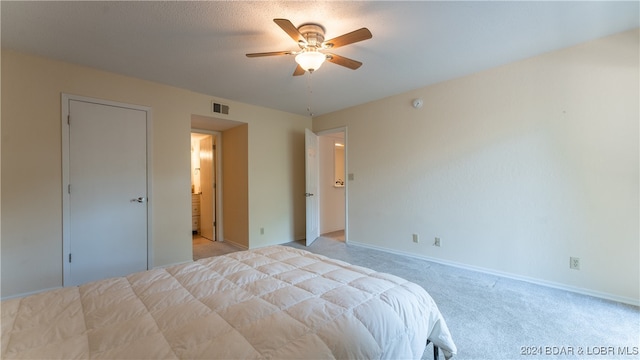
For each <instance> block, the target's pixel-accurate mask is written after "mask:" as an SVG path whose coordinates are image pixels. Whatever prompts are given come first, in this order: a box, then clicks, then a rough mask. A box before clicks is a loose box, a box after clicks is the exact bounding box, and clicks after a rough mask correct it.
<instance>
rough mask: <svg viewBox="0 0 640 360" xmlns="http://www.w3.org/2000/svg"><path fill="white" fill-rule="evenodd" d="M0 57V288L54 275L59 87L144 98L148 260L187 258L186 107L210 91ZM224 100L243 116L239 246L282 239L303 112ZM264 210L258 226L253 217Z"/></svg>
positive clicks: (289, 230)
mask: <svg viewBox="0 0 640 360" xmlns="http://www.w3.org/2000/svg"><path fill="white" fill-rule="evenodd" d="M1 66H2V76H1V81H2V100H1V101H2V112H1V116H2V130H1V134H2V149H1V150H2V169H1V176H2V179H1V186H2V189H1V191H2V198H1V206H2V212H1V215H2V219H1V221H2V229H1V234H0V235H1V273H2V278H1V282H2V290H1V291H2V296H3V297H6V296H11V295H15V294H21V293H27V292H32V291H38V290H41V289H46V288H54V287H58V286H60V285H61V283H62V228H61V226H62V225H61V224H62V211H61V208H62V201H61V197H62V195H61V188H62V185H61V177H62V175H61V171H62V170H61V169H62V165H61V135H60V131H61V130H60V127H61V126H60V123H61V120H60V104H61V93H69V94H74V95H81V96H87V97H94V98H99V99H106V100H111V101H118V102H124V103H130V104H137V105H144V106H149V107H151V108H152V116H153V129H152V139H151V141H152V149H153V153H152V170H153V173H152V193H151V196H150V198H151V203H150V204H152V205H150V206H151V213H152V219H151V221H152V229H151V246H152V249H151V251H152V254H153V255H152V259H150V264H151V266H162V265H166V264H172V263H178V262H183V261H188V260H190V259H191V256H192V251H191V237H190V234H191V225H190V224H191V219H190V218H191V208H190V173H189V168H190V135H189V134H190V131H191V115H193V114H196V115H202V116H212V115H213V114H212V113H211V109H210V106H211V101H212V100H213V97H211V96H207V95H203V94H197V93H194V92H191V91H188V90H184V89H178V88H174V87H170V86H165V85H160V84H157V83H152V82H148V81H144V80H140V79H134V78H130V77H125V76H120V75H115V74H112V73H107V72H102V71H97V70H94V69H90V68H85V67H80V66H75V65H72V64H68V63H63V62H58V61H52V60H49V59H44V58H39V57H34V56H29V55H24V54H19V53H15V52H12V51H6V50H3V51H2V64H1ZM218 100H219V99H218ZM224 103H225V104H228V105H229V106H230V108H231V110H230V115H229V116H228V119H230V120H235V121H241V122H245V123H248V132H249V134H248V138H249V149H248V162H247V167H248V171H247V173H248V177H249V178H248V192H249V198H248V201H249V210H248V223H249V225H250V226H253V228H250V229H248V230H247V231H248V232H249V234H248V243H249V246H250V247H256V246H266V245H271V244H278V243H283V242H287V241H292V240H293V239H294V238H296V237H299V236H300V234H304V198H303V197H302V196H301V194H303V193H304V188H303V190H302V191H300V186H301V185H299V184H302V186H304V160H302V162H301V161H300V159H301V157H302V156H303V154H304V144H303V143H304V129H305V128H306V127H310V126H311V120H310V119H309V118H307V117H303V116H299V115H294V114H289V113H284V112H280V111H275V110H270V109H266V108H261V107H256V106H251V105H247V104H242V103H236V102H233V101H226V100H225V101H224ZM218 117H219V116H218ZM302 159H303V158H302ZM272 170H275V171H272ZM270 204H277V205H275V206H269V205H270ZM274 219H277V224H278V225H277V226H271V225H265V226H267V228H268V229H269V231H268V232H266V233H265V234H264V235H259V230H258V228H255V227H256V226H258V225H255V226H254V224H267V223H268V222H269V221H272V220H274ZM258 237H259V238H258Z"/></svg>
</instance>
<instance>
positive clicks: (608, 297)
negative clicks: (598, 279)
mask: <svg viewBox="0 0 640 360" xmlns="http://www.w3.org/2000/svg"><path fill="white" fill-rule="evenodd" d="M349 245H354V246H360V247H364V248H369V249H373V250H378V251H383V252H386V253H391V254H396V255H402V256H407V257H411V258H416V259H420V260H427V261H431V262H434V263H437V264H441V265H447V266H451V267H455V268H459V269H464V270H470V271H475V272H479V273H483V274H488V275H493V276H499V277H502V278H505V279H511V280H518V281H524V282H527V283H530V284H535V285H541V286H545V287H549V288H553V289H558V290H564V291H569V292H573V293H577V294H581V295H588V296H592V297H596V298H600V299H605V300H611V301H615V302H619V303H624V304H628V305H633V306H640V299H634V298H629V297H625V296H618V295H615V294H610V293H605V292H600V291H594V290H589V289H585V288H580V287H576V286H570V285H566V284H562V283H557V282H553V281H547V280H542V279H537V278H532V277H528V276H522V275H517V274H512V273H508V272H503V271H497V270H493V269H488V268H484V267H480V266H473V265H467V264H463V263H459V262H455V261H449V260H442V259H438V258H434V257H430V256H424V255H419V254H413V253H409V252H405V251H400V250H394V249H389V248H385V247H381V246H376V245H371V244H365V243H361V242H357V241H349Z"/></svg>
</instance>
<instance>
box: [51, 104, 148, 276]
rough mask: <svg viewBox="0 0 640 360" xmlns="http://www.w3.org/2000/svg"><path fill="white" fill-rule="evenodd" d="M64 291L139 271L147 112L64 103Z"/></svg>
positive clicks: (143, 257)
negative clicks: (65, 137) (66, 117)
mask: <svg viewBox="0 0 640 360" xmlns="http://www.w3.org/2000/svg"><path fill="white" fill-rule="evenodd" d="M68 101H69V102H68V109H69V121H68V124H67V127H68V129H67V130H68V144H67V145H68V169H66V171H68V172H67V173H66V175H67V176H68V188H67V194H65V195H66V204H65V210H68V211H65V216H66V218H65V220H64V225H66V229H65V235H66V241H67V242H66V245H67V246H66V250H67V251H66V252H65V254H64V259H63V261H65V262H66V264H67V265H68V267H67V268H66V270H67V271H65V278H64V285H65V286H68V285H78V284H83V283H86V282H89V281H93V280H99V279H104V278H108V277H114V276H123V275H127V274H130V273H133V272H137V271H141V270H146V269H147V253H148V250H147V111H144V110H140V109H134V108H127V107H124V106H117V105H113V104H102V103H98V102H91V101H81V100H75V99H69V100H68Z"/></svg>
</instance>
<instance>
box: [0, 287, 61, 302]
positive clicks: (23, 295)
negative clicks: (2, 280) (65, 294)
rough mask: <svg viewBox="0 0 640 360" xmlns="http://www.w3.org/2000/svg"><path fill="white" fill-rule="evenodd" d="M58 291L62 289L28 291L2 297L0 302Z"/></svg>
mask: <svg viewBox="0 0 640 360" xmlns="http://www.w3.org/2000/svg"><path fill="white" fill-rule="evenodd" d="M58 289H62V286H56V287H52V288H47V289H41V290H35V291H29V292H26V293H21V294H15V295H9V296H3V297H0V301H5V300H11V299H18V298H23V297H25V296H29V295H35V294H39V293H41V292H45V291H50V290H58Z"/></svg>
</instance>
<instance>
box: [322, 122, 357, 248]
mask: <svg viewBox="0 0 640 360" xmlns="http://www.w3.org/2000/svg"><path fill="white" fill-rule="evenodd" d="M339 132H341V133H344V174H345V179H344V242H345V243H348V242H349V181H350V180H349V175H348V174H349V160H348V159H349V156H348V153H349V146H348V143H349V140H348V136H347V135H348V134H347V127H346V126H341V127H338V128H333V129H328V130H322V131H318V132H317V133H316V135H318V136H325V135H330V134H335V133H339Z"/></svg>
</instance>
